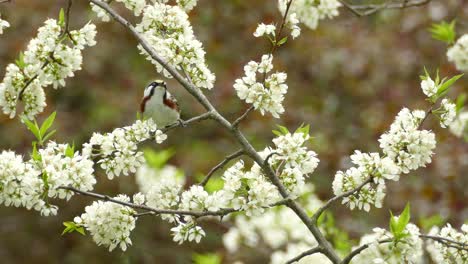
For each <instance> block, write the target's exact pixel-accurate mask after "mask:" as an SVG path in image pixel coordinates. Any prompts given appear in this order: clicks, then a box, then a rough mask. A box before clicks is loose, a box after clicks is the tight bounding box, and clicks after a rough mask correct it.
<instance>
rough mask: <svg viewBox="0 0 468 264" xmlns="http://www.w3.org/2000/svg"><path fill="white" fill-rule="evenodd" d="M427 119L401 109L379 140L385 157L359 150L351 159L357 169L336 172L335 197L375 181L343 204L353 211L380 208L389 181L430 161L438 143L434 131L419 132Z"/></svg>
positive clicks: (421, 115)
mask: <svg viewBox="0 0 468 264" xmlns="http://www.w3.org/2000/svg"><path fill="white" fill-rule="evenodd" d="M424 117H425V113H424V111H420V110H416V111H413V112H411V111H410V110H409V109H407V108H404V109H402V110H401V111H400V113H398V115H397V117H396V119H395V121H394V122H393V123H392V125H391V126H390V130H389V131H388V132H387V133H385V134H383V135H382V136H381V137H380V139H379V142H380V147H381V148H382V151H383V154H384V156H381V155H380V154H379V153H369V154H366V153H361V152H360V151H356V152H355V154H354V155H352V156H351V160H352V162H353V163H354V164H355V165H356V167H352V168H350V169H348V170H346V171H345V172H343V171H338V172H337V173H336V175H335V179H334V181H333V192H334V194H335V195H341V194H343V193H346V192H348V191H351V190H355V189H356V188H358V187H359V186H361V185H362V184H364V183H365V182H366V181H367V180H369V179H372V182H370V183H369V184H366V185H364V186H363V187H362V188H361V189H360V191H359V192H357V193H356V194H355V195H352V196H348V197H346V198H344V199H343V203H344V204H348V205H349V207H350V208H351V209H353V208H355V207H357V208H359V209H364V210H365V211H369V210H370V206H371V205H374V206H376V207H378V208H380V207H381V206H382V201H383V198H384V197H385V189H386V186H385V181H386V180H394V181H397V180H398V179H399V174H401V173H408V172H409V171H410V170H415V169H417V168H419V167H422V166H425V165H426V164H427V163H429V162H431V156H432V151H433V149H434V148H435V145H436V141H435V136H434V134H433V133H432V132H430V131H427V130H419V125H420V124H421V122H422V120H423V119H424Z"/></svg>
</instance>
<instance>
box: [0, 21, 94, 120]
mask: <svg viewBox="0 0 468 264" xmlns="http://www.w3.org/2000/svg"><path fill="white" fill-rule="evenodd" d="M62 31H63V29H62V28H61V26H60V25H59V24H58V22H57V21H56V20H53V19H48V20H46V21H45V23H44V25H43V26H42V27H40V28H39V29H38V34H37V37H36V38H33V39H32V40H31V41H30V42H29V44H28V46H27V49H26V50H25V51H24V54H23V55H22V56H21V57H20V59H19V60H18V62H17V65H16V64H9V65H8V66H7V68H6V73H5V77H4V78H3V81H2V83H1V84H0V106H1V107H2V108H3V112H4V113H5V114H7V115H9V116H10V118H13V117H14V116H15V115H16V108H17V104H18V102H19V101H21V102H22V103H23V104H24V107H23V113H22V114H23V115H24V116H26V117H27V118H28V119H32V118H33V117H34V116H35V115H37V114H38V113H40V112H42V111H43V109H44V107H45V106H46V98H45V93H44V88H45V87H47V86H50V85H52V86H53V87H54V88H58V87H63V86H65V79H66V78H68V77H73V76H74V73H75V71H78V70H80V69H81V63H82V60H83V58H82V55H81V52H82V49H84V47H85V46H93V45H95V44H96V42H95V40H94V37H95V35H96V27H95V26H94V25H93V24H87V25H85V26H84V27H83V28H81V29H80V30H72V31H71V32H70V35H71V36H73V37H75V38H76V45H74V44H73V45H72V44H67V43H68V42H67V41H63V39H62ZM28 83H29V85H27V84H28ZM20 95H21V98H20ZM20 99H22V100H20Z"/></svg>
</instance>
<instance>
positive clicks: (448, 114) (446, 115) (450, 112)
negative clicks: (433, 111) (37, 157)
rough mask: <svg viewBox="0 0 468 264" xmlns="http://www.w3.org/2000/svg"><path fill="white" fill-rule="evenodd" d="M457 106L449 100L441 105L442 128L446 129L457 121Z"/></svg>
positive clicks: (445, 100) (443, 101) (444, 100)
mask: <svg viewBox="0 0 468 264" xmlns="http://www.w3.org/2000/svg"><path fill="white" fill-rule="evenodd" d="M456 108H457V107H456V105H455V104H454V103H452V102H450V100H448V99H443V100H442V102H441V103H440V110H439V111H440V126H441V127H443V128H446V127H448V126H450V124H451V123H452V122H453V120H454V119H455V116H456V115H457V110H456Z"/></svg>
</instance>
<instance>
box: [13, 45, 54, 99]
mask: <svg viewBox="0 0 468 264" xmlns="http://www.w3.org/2000/svg"><path fill="white" fill-rule="evenodd" d="M51 55H52V54H51ZM49 63H50V61H49V60H47V61H46V62H44V64H42V66H41V70H43V69H44V68H45V67H47V65H49ZM37 77H39V74H36V75H34V76H33V77H32V78H31V79H29V80H28V81H27V82H26V84H25V85H24V87H23V88H22V89H21V91H20V92H19V94H18V100H20V101H23V94H24V92H25V91H26V88H28V87H29V85H31V83H32V82H34V80H36V79H37Z"/></svg>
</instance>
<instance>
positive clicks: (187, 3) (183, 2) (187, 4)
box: [177, 0, 198, 11]
mask: <svg viewBox="0 0 468 264" xmlns="http://www.w3.org/2000/svg"><path fill="white" fill-rule="evenodd" d="M197 2H198V0H177V4H178V5H179V6H180V7H181V8H182V9H184V10H185V11H190V10H192V9H193V8H194V7H195V6H196V5H197Z"/></svg>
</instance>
